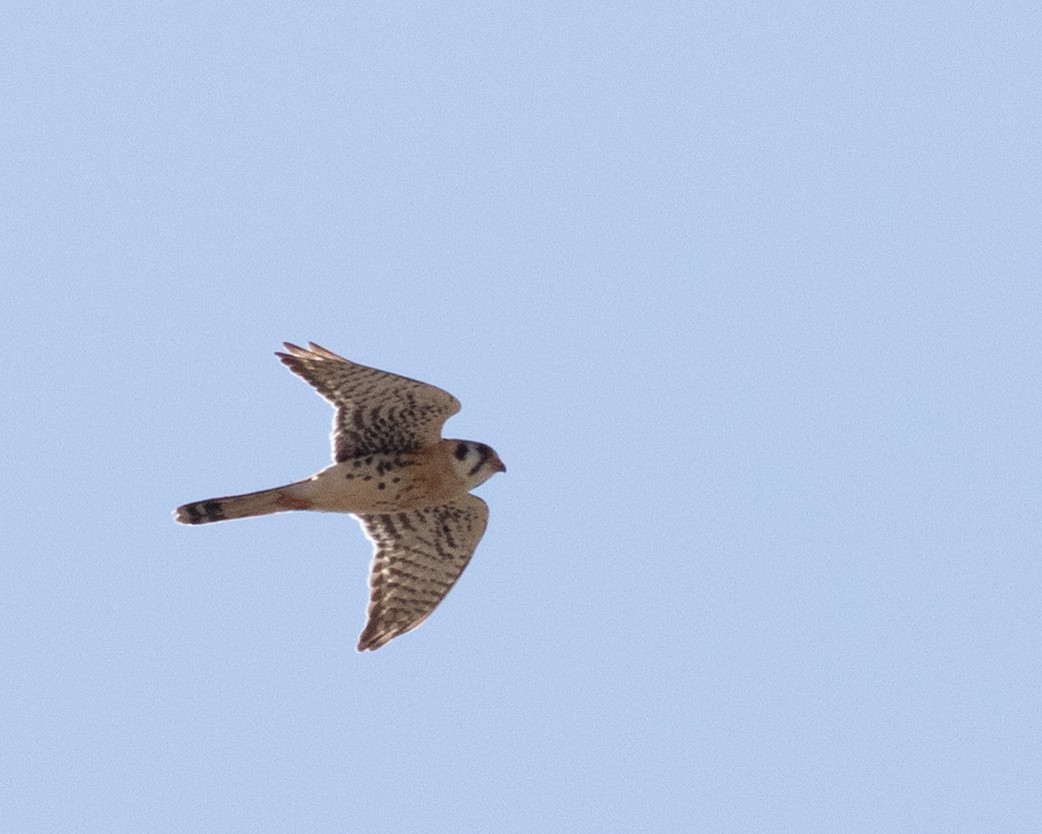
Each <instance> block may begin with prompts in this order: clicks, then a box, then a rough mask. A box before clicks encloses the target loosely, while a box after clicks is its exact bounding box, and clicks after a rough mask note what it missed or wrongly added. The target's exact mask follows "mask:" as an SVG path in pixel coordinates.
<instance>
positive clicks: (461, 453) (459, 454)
mask: <svg viewBox="0 0 1042 834" xmlns="http://www.w3.org/2000/svg"><path fill="white" fill-rule="evenodd" d="M455 455H456V460H464V459H465V458H466V457H467V444H466V443H457V444H456V451H455Z"/></svg>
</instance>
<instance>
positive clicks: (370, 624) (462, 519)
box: [174, 342, 506, 652]
mask: <svg viewBox="0 0 1042 834" xmlns="http://www.w3.org/2000/svg"><path fill="white" fill-rule="evenodd" d="M284 346H285V348H286V352H285V353H282V352H276V354H275V355H276V356H278V357H279V359H280V360H281V361H282V363H283V364H284V365H286V367H288V368H289V369H290V370H291V371H293V373H295V374H297V376H300V377H302V378H303V379H304V380H306V381H307V382H308V383H309V384H310V385H311V386H312V387H314V388H315V390H316V391H318V393H319V394H320V395H321V396H322V397H323V398H324V399H326V400H328V401H329V402H330V403H331V404H332V406H333V408H334V409H335V414H334V416H333V434H332V443H333V461H334V463H333V465H332V466H329V467H326V468H325V469H323V470H322V471H321V472H319V473H318V474H316V475H312V476H311V477H310V478H308V479H307V480H304V481H296V482H295V483H291V484H286V485H285V486H280V487H275V488H274V489H265V490H261V491H260V492H250V493H247V494H245V495H231V496H227V497H224V498H209V499H207V500H206V501H196V502H194V503H191V504H185V505H184V506H182V507H178V508H177V509H176V510H174V519H175V520H176V521H178V522H180V523H181V524H208V523H209V522H211V521H226V520H229V519H233V518H248V517H249V516H255V515H268V514H269V513H281V512H285V511H287V510H318V511H320V512H335V513H351V514H352V515H354V516H356V517H357V518H358V520H359V521H360V522H361V523H362V529H363V530H364V531H365V534H366V536H368V537H369V539H370V540H371V541H372V543H373V559H372V564H371V565H370V568H369V611H368V618H367V620H366V624H365V628H364V629H363V630H362V634H361V635H360V637H359V638H358V651H360V652H361V651H365V650H367V649H369V650H374V649H378V648H380V647H381V646H382V645H384V644H385V643H387V642H388V641H389V640H391V639H393V638H395V637H397V636H398V635H399V634H404V633H405V632H407V631H410V630H411V629H414V628H416V626H418V625H419V624H420V623H422V622H423V621H424V620H425V619H426V618H427V617H428V616H430V614H431V612H432V611H433V610H434V609H435V608H436V607H437V605H438V603H440V602H441V600H442V599H443V598H444V597H445V594H447V593H448V592H449V589H450V588H452V586H453V585H454V584H455V582H456V580H457V579H459V576H460V574H461V573H462V572H463V569H464V568H465V567H466V566H467V563H468V562H469V561H470V558H471V556H472V555H473V554H474V549H475V548H476V547H477V546H478V542H479V541H480V540H481V536H482V535H483V534H484V532H485V526H486V524H487V523H488V505H487V504H486V503H485V502H484V501H482V500H481V499H480V498H478V497H477V496H475V495H471V494H470V490H472V489H474V487H476V486H478V485H479V484H482V483H484V482H485V481H487V480H488V479H489V478H491V477H492V476H493V475H495V474H496V473H497V472H506V467H505V466H504V465H503V462H502V461H501V460H500V459H499V455H497V454H496V453H495V452H494V451H493V450H492V448H491V447H489V446H486V445H485V444H484V443H476V442H474V441H473V440H443V439H442V437H441V429H442V426H443V424H444V423H445V421H446V420H447V419H448V418H449V417H451V416H452V415H453V414H455V413H456V412H458V411H459V410H460V404H459V400H457V399H456V398H455V397H454V396H452V394H449V393H448V392H447V391H443V390H441V389H440V388H435V387H434V386H433V385H428V384H427V383H425V382H418V381H417V380H415V379H409V378H408V377H404V376H398V375H397V374H392V373H388V372H387V371H378V370H376V368H368V367H366V366H365V365H359V364H357V363H355V362H351V361H349V360H347V359H344V358H343V357H342V356H337V354H335V353H333V352H332V351H329V350H326V349H325V348H323V347H320V346H319V345H316V344H314V343H313V342H309V343H308V346H307V348H302V347H297V346H296V345H292V344H290V343H289V342H285V343H284Z"/></svg>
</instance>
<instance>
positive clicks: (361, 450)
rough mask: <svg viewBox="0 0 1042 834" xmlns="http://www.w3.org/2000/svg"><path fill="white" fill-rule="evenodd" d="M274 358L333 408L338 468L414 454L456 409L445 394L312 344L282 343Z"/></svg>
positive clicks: (432, 438) (456, 402)
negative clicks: (382, 455) (357, 460)
mask: <svg viewBox="0 0 1042 834" xmlns="http://www.w3.org/2000/svg"><path fill="white" fill-rule="evenodd" d="M284 345H285V348H286V350H287V351H288V352H287V353H281V352H276V354H275V355H276V356H278V357H279V359H280V360H281V361H282V363H283V364H284V365H286V367H288V368H289V369H290V370H291V371H293V373H295V374H296V375H297V376H299V377H303V378H304V379H305V380H307V382H308V383H309V384H310V385H311V386H312V387H313V388H314V389H315V390H316V391H318V393H319V394H321V395H322V396H323V397H324V398H325V399H326V400H328V401H329V402H330V403H332V405H333V407H334V408H335V409H336V413H335V414H334V416H333V436H332V441H333V459H334V460H335V461H336V462H337V463H339V462H341V461H344V460H347V459H348V458H352V457H357V456H359V455H369V454H373V453H375V452H389V451H390V452H417V451H419V450H420V449H421V448H422V447H424V446H427V445H429V444H431V443H436V442H437V441H438V440H439V439H440V438H441V427H442V426H443V425H444V424H445V421H446V420H448V419H449V417H451V416H452V415H453V414H455V413H456V412H457V411H459V409H460V404H459V400H457V399H456V398H455V397H454V396H452V394H450V393H449V392H448V391H442V390H441V389H440V388H436V387H435V386H433V385H428V384H427V383H425V382H419V381H417V380H415V379H409V378H408V377H405V376H398V375H397V374H391V373H388V372H387V371H378V370H377V369H376V368H369V367H366V366H365V365H359V364H357V363H356V362H351V361H349V360H347V359H344V357H342V356H337V355H336V354H335V353H333V352H332V351H330V350H326V349H325V348H324V347H319V346H318V345H316V344H315V343H314V342H308V346H307V348H302V347H297V346H296V345H291V344H290V343H289V342H285V343H284Z"/></svg>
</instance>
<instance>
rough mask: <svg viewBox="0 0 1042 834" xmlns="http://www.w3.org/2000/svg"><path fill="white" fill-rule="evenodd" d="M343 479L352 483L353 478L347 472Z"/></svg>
mask: <svg viewBox="0 0 1042 834" xmlns="http://www.w3.org/2000/svg"><path fill="white" fill-rule="evenodd" d="M344 477H345V478H346V479H347V480H349V481H353V480H354V477H355V476H354V475H352V474H351V473H350V472H349V473H348V474H346V475H344Z"/></svg>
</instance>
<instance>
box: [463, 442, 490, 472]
mask: <svg viewBox="0 0 1042 834" xmlns="http://www.w3.org/2000/svg"><path fill="white" fill-rule="evenodd" d="M491 451H492V450H491V449H489V448H488V447H487V446H478V462H477V464H476V465H475V466H474V467H473V468H472V469H471V470H470V472H468V473H467V474H468V475H473V474H474V473H475V472H477V471H478V470H479V469H480V468H481V467H482V466H484V465H485V461H486V460H488V456H489V453H490V452H491Z"/></svg>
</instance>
